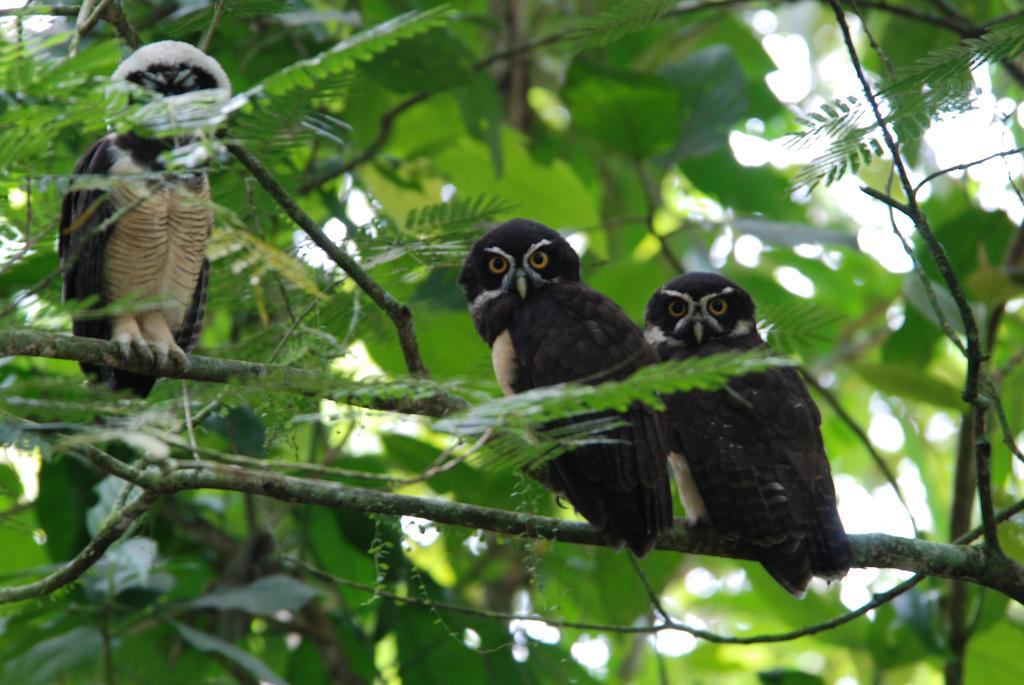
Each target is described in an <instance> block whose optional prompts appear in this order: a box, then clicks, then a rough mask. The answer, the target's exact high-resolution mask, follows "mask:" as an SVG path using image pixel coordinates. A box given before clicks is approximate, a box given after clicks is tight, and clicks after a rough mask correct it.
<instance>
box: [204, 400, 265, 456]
mask: <svg viewBox="0 0 1024 685" xmlns="http://www.w3.org/2000/svg"><path fill="white" fill-rule="evenodd" d="M203 425H204V426H206V427H207V428H209V429H211V430H214V431H216V432H218V433H220V434H221V435H223V436H224V437H225V438H227V440H228V442H229V443H230V444H231V448H232V450H234V451H235V452H237V453H239V454H245V455H248V456H250V457H261V456H263V447H264V442H265V440H266V435H265V428H264V426H263V422H262V421H260V419H259V417H258V416H256V414H255V412H253V410H252V409H250V408H249V407H231V408H230V409H228V411H227V413H225V414H211V415H210V417H209V418H208V419H206V421H204V422H203Z"/></svg>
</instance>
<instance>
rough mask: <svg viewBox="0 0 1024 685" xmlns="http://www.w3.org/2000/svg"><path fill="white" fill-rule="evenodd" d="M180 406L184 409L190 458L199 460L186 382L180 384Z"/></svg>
mask: <svg viewBox="0 0 1024 685" xmlns="http://www.w3.org/2000/svg"><path fill="white" fill-rule="evenodd" d="M181 404H182V406H183V407H184V409H185V431H186V432H187V433H188V446H189V449H191V450H192V457H193V458H194V459H196V460H198V459H199V451H198V444H197V443H196V428H195V424H194V423H192V407H191V406H190V405H191V402H189V399H188V381H184V380H183V381H182V382H181Z"/></svg>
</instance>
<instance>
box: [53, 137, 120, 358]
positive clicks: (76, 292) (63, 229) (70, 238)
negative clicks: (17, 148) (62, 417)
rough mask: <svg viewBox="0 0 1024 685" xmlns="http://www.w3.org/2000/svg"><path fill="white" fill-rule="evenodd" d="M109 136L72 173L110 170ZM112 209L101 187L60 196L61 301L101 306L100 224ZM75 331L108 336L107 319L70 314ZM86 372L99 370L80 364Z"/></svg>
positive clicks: (103, 230) (103, 233)
mask: <svg viewBox="0 0 1024 685" xmlns="http://www.w3.org/2000/svg"><path fill="white" fill-rule="evenodd" d="M110 143H111V137H110V136H107V137H104V138H101V139H100V140H99V141H97V142H96V143H95V144H94V145H93V146H92V147H90V148H89V150H88V152H86V153H85V154H84V155H83V156H82V158H81V159H80V160H78V163H77V164H76V165H75V174H76V175H77V174H106V173H107V172H109V171H110V164H111V162H110V155H109V147H110ZM113 212H114V209H113V207H112V205H111V203H110V202H109V201H108V200H107V199H106V197H105V193H104V192H103V191H102V190H71V191H70V192H68V193H67V194H66V195H65V196H64V202H63V204H62V205H61V212H60V234H59V238H58V242H57V252H58V254H59V255H60V268H61V273H62V274H63V275H64V301H65V302H69V301H72V300H84V299H87V298H95V302H94V304H93V305H92V308H93V309H97V308H100V307H103V306H105V305H106V304H107V303H106V302H105V301H104V300H103V292H102V286H103V253H104V250H105V249H106V245H107V238H108V237H109V236H110V230H111V229H112V226H109V225H108V226H104V224H105V223H106V222H108V220H109V219H110V217H111V215H112V214H113ZM72 330H73V332H74V334H75V335H80V336H83V337H86V338H102V339H109V338H110V323H109V322H108V321H107V319H106V318H104V317H89V316H87V315H86V314H85V313H82V314H80V315H79V316H76V317H75V318H74V321H73V324H72ZM81 367H82V371H84V372H85V373H87V374H100V375H102V373H101V370H100V368H98V367H96V366H93V365H92V364H81Z"/></svg>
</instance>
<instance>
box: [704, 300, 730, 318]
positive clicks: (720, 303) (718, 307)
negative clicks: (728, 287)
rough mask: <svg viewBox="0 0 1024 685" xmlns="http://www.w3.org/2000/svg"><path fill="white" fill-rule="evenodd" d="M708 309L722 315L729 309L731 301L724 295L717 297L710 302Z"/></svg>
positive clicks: (716, 314)
mask: <svg viewBox="0 0 1024 685" xmlns="http://www.w3.org/2000/svg"><path fill="white" fill-rule="evenodd" d="M708 311H709V312H711V313H712V314H714V315H715V316H722V315H723V314H725V313H726V312H727V311H729V303H728V302H726V301H725V298H723V297H716V298H715V299H713V300H711V302H709V303H708Z"/></svg>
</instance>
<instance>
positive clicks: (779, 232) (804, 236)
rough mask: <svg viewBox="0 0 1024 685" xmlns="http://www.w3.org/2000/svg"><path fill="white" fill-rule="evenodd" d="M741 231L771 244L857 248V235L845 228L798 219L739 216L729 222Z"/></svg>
mask: <svg viewBox="0 0 1024 685" xmlns="http://www.w3.org/2000/svg"><path fill="white" fill-rule="evenodd" d="M729 223H730V224H731V225H732V227H733V229H734V230H736V231H739V232H741V233H748V234H750V235H753V236H757V237H758V238H760V239H761V241H762V242H765V243H768V244H769V245H786V246H790V247H792V246H794V245H800V244H801V243H807V244H811V245H842V246H844V247H849V248H851V249H856V248H857V236H856V235H855V234H853V233H850V232H848V231H845V230H840V229H828V228H818V227H817V226H811V225H809V224H804V223H799V222H796V221H773V220H771V219H762V218H760V217H739V218H736V219H732V220H731V221H730V222H729Z"/></svg>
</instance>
